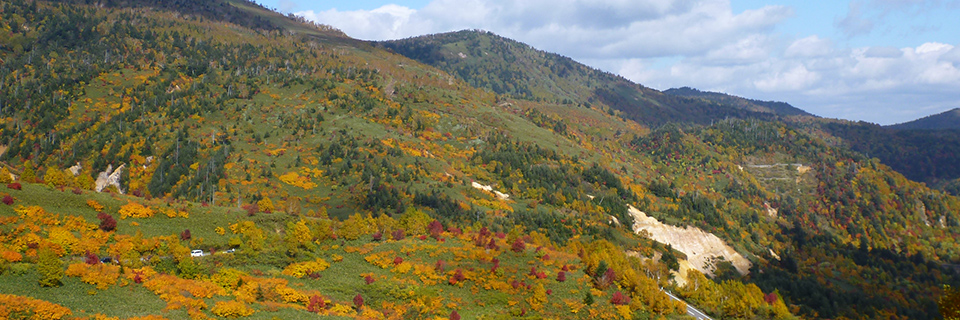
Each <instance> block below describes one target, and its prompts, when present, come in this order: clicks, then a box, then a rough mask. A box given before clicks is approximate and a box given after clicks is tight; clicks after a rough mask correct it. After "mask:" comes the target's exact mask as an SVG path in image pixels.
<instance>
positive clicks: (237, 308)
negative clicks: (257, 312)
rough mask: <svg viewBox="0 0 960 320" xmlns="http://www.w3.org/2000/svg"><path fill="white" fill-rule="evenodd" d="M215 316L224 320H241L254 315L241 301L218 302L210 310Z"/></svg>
mask: <svg viewBox="0 0 960 320" xmlns="http://www.w3.org/2000/svg"><path fill="white" fill-rule="evenodd" d="M210 311H212V312H213V314H215V315H217V316H220V317H224V318H240V317H246V316H250V315H252V314H253V312H254V311H253V309H252V308H250V307H249V306H247V304H245V303H243V302H240V301H217V304H216V305H214V306H213V309H210Z"/></svg>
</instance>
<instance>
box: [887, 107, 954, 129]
mask: <svg viewBox="0 0 960 320" xmlns="http://www.w3.org/2000/svg"><path fill="white" fill-rule="evenodd" d="M887 128H891V129H900V130H944V129H952V130H957V129H960V108H953V109H951V110H949V111H945V112H943V113H938V114H935V115H930V116H926V117H923V118H920V119H917V120H913V121H908V122H904V123H898V124H894V125H889V126H887Z"/></svg>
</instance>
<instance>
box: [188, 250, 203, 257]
mask: <svg viewBox="0 0 960 320" xmlns="http://www.w3.org/2000/svg"><path fill="white" fill-rule="evenodd" d="M190 256H191V257H202V256H203V250H192V251H190Z"/></svg>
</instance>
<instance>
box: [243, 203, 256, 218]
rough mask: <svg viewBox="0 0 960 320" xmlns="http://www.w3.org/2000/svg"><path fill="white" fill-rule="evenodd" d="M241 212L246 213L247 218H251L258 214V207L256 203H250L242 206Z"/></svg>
mask: <svg viewBox="0 0 960 320" xmlns="http://www.w3.org/2000/svg"><path fill="white" fill-rule="evenodd" d="M243 210H246V211H247V216H248V217H252V216H253V215H255V214H257V212H260V206H258V205H257V204H256V203H251V204H248V205H244V206H243Z"/></svg>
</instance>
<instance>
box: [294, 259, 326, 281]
mask: <svg viewBox="0 0 960 320" xmlns="http://www.w3.org/2000/svg"><path fill="white" fill-rule="evenodd" d="M329 267H330V263H329V262H327V261H326V260H323V259H320V258H317V260H313V261H305V262H298V263H294V264H291V265H289V266H287V267H286V268H284V269H283V274H285V275H288V276H293V277H297V278H303V277H306V276H308V275H310V274H311V273H314V272H320V271H323V270H326V269H327V268H329Z"/></svg>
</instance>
